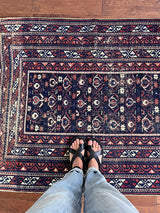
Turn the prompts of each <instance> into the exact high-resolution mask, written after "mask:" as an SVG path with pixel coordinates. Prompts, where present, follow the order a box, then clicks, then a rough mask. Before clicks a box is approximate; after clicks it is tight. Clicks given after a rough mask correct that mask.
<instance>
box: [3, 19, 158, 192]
mask: <svg viewBox="0 0 160 213" xmlns="http://www.w3.org/2000/svg"><path fill="white" fill-rule="evenodd" d="M0 35H1V37H0V39H1V42H0V45H1V71H0V82H1V83H0V98H1V99H0V113H1V114H0V122H1V125H0V160H1V161H0V189H1V190H16V191H31V192H39V191H41V192H42V191H45V190H46V189H47V188H48V187H49V186H50V185H51V184H52V183H54V182H55V181H57V180H60V179H61V178H62V177H63V176H64V174H65V173H66V172H68V171H69V169H70V164H69V153H68V148H69V143H70V141H71V139H72V138H73V137H74V136H80V137H84V138H85V139H89V138H92V137H94V138H96V139H98V140H99V141H101V143H102V145H103V149H104V155H103V163H102V166H101V172H102V174H103V175H104V176H105V177H106V179H107V181H108V182H109V183H111V184H112V185H114V186H115V187H116V188H118V189H119V190H120V191H121V192H122V193H126V194H159V190H160V174H159V173H160V165H159V160H160V148H159V145H160V142H159V141H160V140H159V139H160V111H159V109H160V98H159V95H160V20H76V19H45V18H44V19H43V18H41V19H37V18H26V19H25V18H23V19H21V18H19V19H2V20H1V21H0Z"/></svg>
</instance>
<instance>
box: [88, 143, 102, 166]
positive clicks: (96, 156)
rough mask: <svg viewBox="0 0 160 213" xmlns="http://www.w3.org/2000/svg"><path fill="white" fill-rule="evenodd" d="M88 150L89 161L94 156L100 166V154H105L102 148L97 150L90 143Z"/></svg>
mask: <svg viewBox="0 0 160 213" xmlns="http://www.w3.org/2000/svg"><path fill="white" fill-rule="evenodd" d="M87 151H88V152H89V153H90V156H89V157H88V161H90V160H91V159H92V158H94V159H95V160H96V161H97V163H98V166H99V168H100V165H101V162H100V160H99V158H98V157H99V156H100V155H102V154H103V151H102V150H99V151H97V152H95V151H94V150H93V149H92V146H91V145H88V148H87Z"/></svg>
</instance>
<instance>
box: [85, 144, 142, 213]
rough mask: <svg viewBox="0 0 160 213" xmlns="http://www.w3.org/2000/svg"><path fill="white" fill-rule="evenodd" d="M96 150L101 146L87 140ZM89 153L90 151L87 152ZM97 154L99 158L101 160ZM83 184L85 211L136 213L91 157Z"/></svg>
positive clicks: (94, 212) (95, 212) (93, 212)
mask: <svg viewBox="0 0 160 213" xmlns="http://www.w3.org/2000/svg"><path fill="white" fill-rule="evenodd" d="M89 143H90V145H92V149H93V150H94V151H95V152H97V151H99V150H100V149H101V148H100V146H99V145H98V144H96V142H95V141H94V142H93V144H92V141H89ZM88 155H90V153H88ZM101 157H102V156H99V160H100V161H101ZM88 168H89V169H88V171H87V174H86V178H85V185H84V212H85V213H137V212H138V211H137V210H136V208H135V207H134V206H133V205H132V204H131V203H130V201H129V200H127V198H126V197H125V196H124V195H122V194H121V193H120V192H119V191H118V190H117V189H115V188H114V187H113V186H111V185H110V184H109V183H108V182H107V181H106V179H105V177H104V176H103V175H102V174H101V173H100V171H99V170H98V163H97V162H96V160H95V159H94V158H93V159H91V160H90V162H89V165H88Z"/></svg>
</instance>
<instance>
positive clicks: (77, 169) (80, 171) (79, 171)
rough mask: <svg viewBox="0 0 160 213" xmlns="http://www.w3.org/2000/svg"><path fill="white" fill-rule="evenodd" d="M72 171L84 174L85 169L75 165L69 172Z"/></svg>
mask: <svg viewBox="0 0 160 213" xmlns="http://www.w3.org/2000/svg"><path fill="white" fill-rule="evenodd" d="M71 172H77V173H80V174H82V175H83V170H82V169H80V168H78V167H74V168H73V169H71V170H70V171H69V172H68V173H71Z"/></svg>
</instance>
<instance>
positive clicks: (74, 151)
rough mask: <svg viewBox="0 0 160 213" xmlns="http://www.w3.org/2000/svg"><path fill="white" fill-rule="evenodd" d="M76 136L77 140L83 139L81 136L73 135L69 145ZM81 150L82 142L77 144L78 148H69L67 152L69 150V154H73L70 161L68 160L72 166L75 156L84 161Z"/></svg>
mask: <svg viewBox="0 0 160 213" xmlns="http://www.w3.org/2000/svg"><path fill="white" fill-rule="evenodd" d="M77 138H78V139H79V140H83V139H82V138H79V137H74V138H73V139H72V140H71V144H70V146H71V145H72V144H73V142H74V141H75V140H76V139H77ZM83 150H85V148H84V144H79V149H77V150H74V149H72V148H70V149H69V152H70V153H71V154H73V157H72V159H71V161H70V162H71V167H72V165H73V162H74V160H75V159H76V158H77V157H79V158H80V159H81V160H82V162H83V161H84V156H83V155H82V153H81V152H82V151H83Z"/></svg>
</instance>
